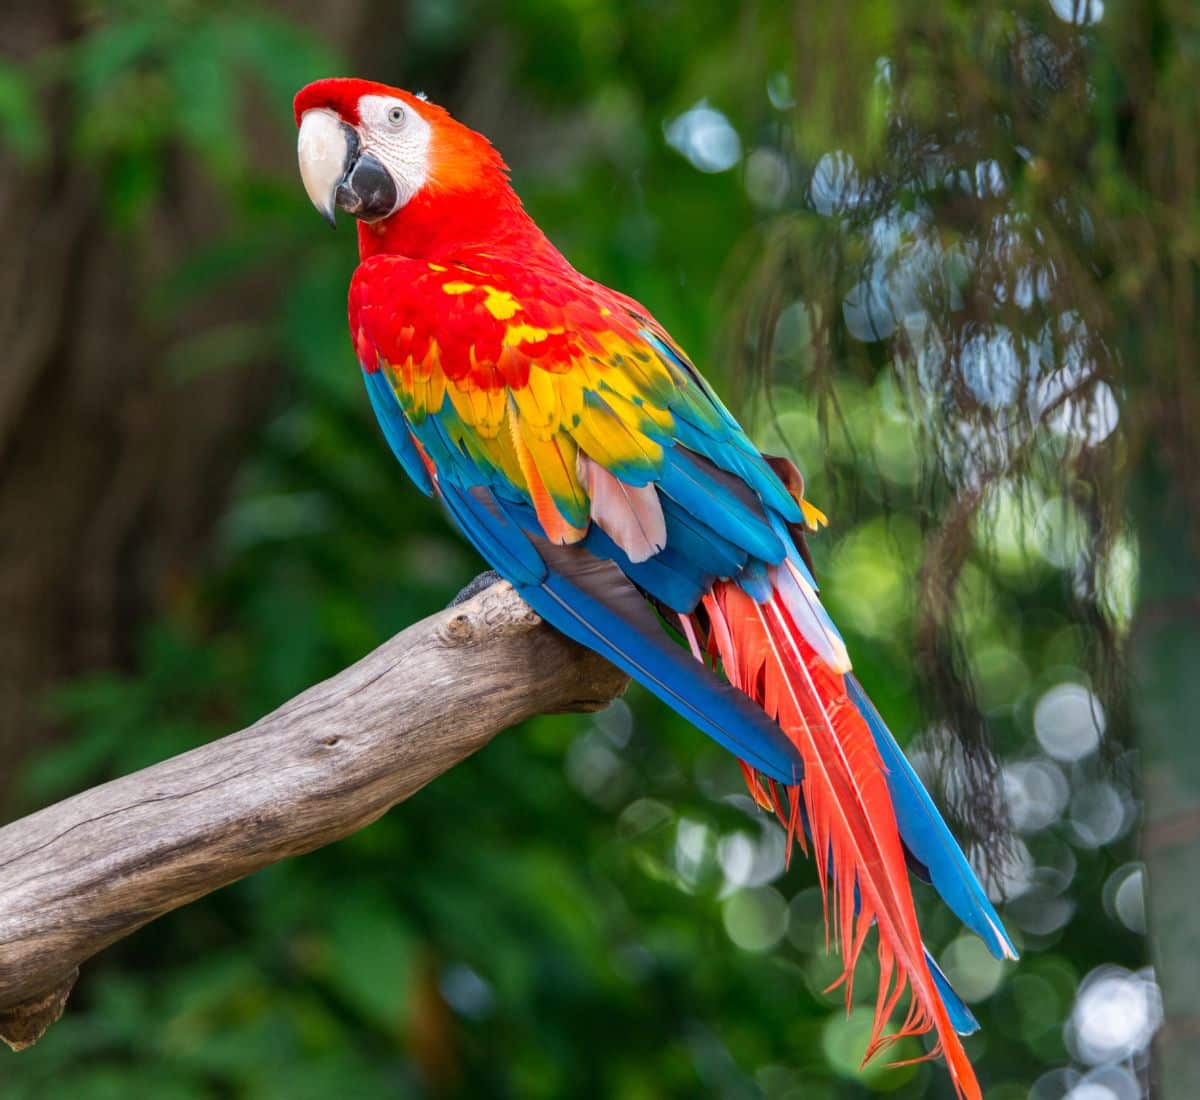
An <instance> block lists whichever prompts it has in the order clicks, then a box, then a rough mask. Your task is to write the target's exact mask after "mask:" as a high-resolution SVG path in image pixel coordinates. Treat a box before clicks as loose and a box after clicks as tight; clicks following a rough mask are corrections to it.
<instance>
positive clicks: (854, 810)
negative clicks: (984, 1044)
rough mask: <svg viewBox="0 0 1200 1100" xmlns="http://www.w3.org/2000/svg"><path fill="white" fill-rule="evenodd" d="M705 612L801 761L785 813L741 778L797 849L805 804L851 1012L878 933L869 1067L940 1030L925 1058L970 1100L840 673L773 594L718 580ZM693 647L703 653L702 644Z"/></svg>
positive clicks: (864, 737)
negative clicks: (941, 1066)
mask: <svg viewBox="0 0 1200 1100" xmlns="http://www.w3.org/2000/svg"><path fill="white" fill-rule="evenodd" d="M704 609H705V611H706V612H707V618H708V623H707V624H706V625H707V626H708V628H709V629H708V630H707V646H708V651H709V655H710V656H711V657H712V658H714V659H719V660H720V661H721V664H722V665H723V666H724V670H725V675H726V676H727V677H728V678H729V680H730V682H731V683H733V685H734V686H735V687H737V688H738V689H739V690H741V691H743V692H745V693H746V694H747V695H749V696H750V697H751V698H752V699H754V700H755V702H757V703H758V704H759V705H760V706H762V708H763V709H764V710H765V711H766V712H767V713H768V714H769V715H771V717H773V718H774V719H775V720H776V721H777V722H778V723H779V725H780V726H781V727H782V728H783V730H784V732H785V733H786V734H787V735H788V736H789V737H790V738H791V739H792V741H793V742H794V743H795V745H796V747H797V748H798V749H799V751H800V754H801V756H802V757H803V760H804V770H805V774H804V780H803V781H802V783H801V785H800V787H799V788H789V790H788V795H789V799H788V801H789V808H788V810H787V811H786V812H785V810H784V807H783V806H782V805H781V803H780V800H779V798H778V796H777V794H776V793H775V792H774V791H773V790H772V792H771V795H770V796H769V797H768V796H767V794H766V792H764V791H763V788H762V784H761V781H760V779H759V777H758V776H757V775H755V774H753V772H751V773H750V774H749V775H748V776H747V778H748V781H749V783H750V789H751V793H752V794H753V795H754V797H755V800H756V801H758V802H759V803H760V804H763V803H765V804H766V805H767V806H768V807H773V808H774V809H775V812H776V813H777V814H778V815H779V817H780V819H781V821H782V822H783V824H784V826H785V827H786V828H787V829H788V835H789V841H790V840H791V839H798V840H799V841H800V843H801V845H802V846H803V843H804V838H803V834H802V833H801V832H799V820H800V815H799V807H800V799H803V804H804V809H805V811H806V812H807V816H808V823H809V829H810V832H811V839H812V848H813V852H814V854H815V856H816V861H817V877H818V879H819V881H820V884H821V891H822V895H823V897H824V898H825V916H826V938H827V940H828V939H829V938H830V933H831V931H832V939H833V940H834V941H835V943H836V944H837V945H838V946H839V947H840V949H841V953H842V961H843V964H844V965H843V971H842V975H841V977H840V978H839V979H838V981H837V982H835V983H834V986H837V985H840V984H844V985H845V988H846V1007H847V1010H849V1007H850V999H851V991H852V983H853V977H854V967H855V964H856V963H857V961H858V957H859V954H860V953H861V951H862V949H863V945H864V944H865V942H866V938H867V933H868V932H869V931H870V929H871V926H872V924H875V925H876V926H877V928H878V932H879V945H878V956H879V968H880V979H879V995H878V999H877V1001H876V1005H875V1020H874V1025H873V1027H872V1032H871V1041H870V1044H869V1046H868V1048H867V1053H866V1058H865V1059H864V1061H865V1060H866V1059H869V1058H871V1057H872V1056H874V1055H875V1054H876V1053H878V1052H879V1051H880V1050H882V1049H884V1048H886V1047H888V1046H890V1045H891V1044H892V1043H894V1042H896V1041H897V1040H898V1039H900V1038H902V1037H904V1036H906V1035H919V1034H923V1033H925V1032H928V1031H930V1030H935V1031H936V1033H937V1044H936V1046H935V1047H934V1049H933V1051H932V1052H931V1053H930V1056H933V1055H936V1054H937V1053H939V1052H943V1053H944V1054H945V1057H946V1062H947V1064H948V1066H949V1068H950V1074H951V1077H952V1078H953V1080H954V1085H955V1088H956V1089H957V1091H958V1094H959V1096H961V1097H964V1098H967V1100H977V1098H979V1097H980V1096H981V1093H980V1090H979V1083H978V1081H977V1080H976V1078H975V1073H974V1070H973V1069H972V1068H971V1063H970V1062H969V1060H968V1059H967V1055H966V1052H965V1051H964V1050H963V1047H962V1043H961V1042H960V1040H959V1037H958V1035H957V1034H956V1033H955V1031H954V1028H953V1026H952V1025H951V1023H950V1018H949V1016H948V1015H947V1013H946V1010H945V1008H944V1006H943V1004H942V1000H941V997H940V996H939V995H938V993H937V990H936V988H935V986H934V982H933V978H932V976H931V974H930V972H929V968H928V967H927V965H926V963H925V953H924V948H923V946H922V943H921V932H920V929H919V928H918V926H917V914H916V910H915V909H914V907H913V899H912V892H911V890H910V888H909V880H908V869H907V866H906V864H905V860H904V850H903V847H902V845H901V841H900V833H899V829H898V827H897V825H896V818H895V814H894V813H893V812H892V803H891V798H890V797H889V795H888V789H887V780H886V776H885V772H884V767H883V762H882V761H881V760H880V758H879V753H878V752H877V751H876V748H875V743H874V740H873V739H872V737H871V732H870V730H869V729H868V728H867V725H866V723H865V722H864V721H863V718H862V716H861V715H860V714H859V712H858V710H857V708H856V707H855V706H854V705H853V703H852V702H851V701H850V699H849V698H848V697H847V695H846V689H845V682H844V678H843V677H842V676H841V675H840V674H838V673H834V672H831V671H830V669H829V668H828V666H827V665H826V664H825V663H824V662H823V661H822V660H821V659H820V658H819V657H818V656H817V654H816V653H815V652H814V650H813V649H812V647H811V646H810V645H809V644H808V642H806V641H805V639H804V636H803V634H802V633H801V632H800V631H799V630H798V629H797V627H796V625H795V624H794V623H793V622H792V619H791V617H790V616H789V614H788V611H787V608H786V606H785V605H784V602H783V600H782V598H781V597H780V596H779V594H778V593H775V594H773V595H772V597H771V599H770V600H769V601H768V602H767V603H764V604H758V603H756V602H755V601H754V600H753V599H752V598H751V597H750V596H748V595H747V594H746V593H745V592H743V591H742V590H741V589H740V588H738V587H737V585H736V584H733V583H730V582H728V581H722V582H719V583H718V584H717V585H715V586H714V588H713V591H712V594H711V595H709V596H706V597H705V598H704ZM697 618H698V617H696V616H693V617H692V621H691V622H690V623H688V624H687V626H686V627H685V634H687V635H688V636H689V639H691V638H694V637H704V636H705V631H704V628H703V626H702V625H701V623H700V622H698V621H697ZM693 651H694V652H699V645H698V643H697V644H693ZM831 872H832V874H831ZM856 885H857V886H858V895H859V896H858V911H857V913H856V912H855V886H856ZM906 987H911V989H912V993H913V996H912V1002H911V1006H910V1008H909V1010H908V1014H907V1016H906V1017H905V1019H904V1022H903V1024H902V1025H901V1026H900V1029H899V1030H898V1031H897V1032H895V1033H894V1034H891V1035H885V1034H884V1027H885V1026H886V1024H887V1020H888V1017H889V1016H890V1015H891V1013H892V1011H893V1009H895V1007H896V1005H897V1003H898V1002H899V1000H900V998H901V996H902V995H903V993H904V990H905V988H906ZM831 988H833V987H831Z"/></svg>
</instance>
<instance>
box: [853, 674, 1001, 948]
mask: <svg viewBox="0 0 1200 1100" xmlns="http://www.w3.org/2000/svg"><path fill="white" fill-rule="evenodd" d="M846 691H847V693H848V694H849V696H850V699H851V701H852V702H853V703H854V705H855V706H856V707H857V708H858V710H859V713H860V714H861V715H862V716H863V718H864V719H865V720H866V723H867V725H868V727H870V730H871V735H872V737H873V738H874V740H875V747H876V748H877V749H878V750H879V755H880V757H881V758H882V760H883V765H884V767H885V768H886V769H887V785H888V791H889V792H890V794H891V796H892V805H893V808H894V809H895V812H896V823H897V824H898V825H899V826H900V836H901V837H902V838H903V840H904V843H905V845H906V846H907V847H908V848H909V850H910V851H911V852H912V854H913V856H914V857H915V858H916V859H917V860H918V861H919V862H920V863H921V864H922V865H923V866H924V867H925V868H926V869H927V870H928V872H929V877H930V879H931V880H932V882H933V885H934V888H935V889H936V890H937V892H938V893H939V894H941V896H942V899H943V900H944V901H945V903H946V904H947V905H948V906H949V907H950V908H951V909H952V910H953V911H954V913H955V915H956V916H957V917H958V919H959V920H961V921H962V922H963V924H965V925H966V926H967V927H968V928H970V929H971V931H973V932H974V933H975V934H976V935H978V936H979V938H980V939H981V940H983V942H984V943H985V944H986V945H987V948H988V950H989V951H990V952H991V953H992V954H993V955H995V956H996V958H998V959H1015V958H1016V957H1017V951H1016V948H1015V947H1013V944H1012V940H1010V939H1009V938H1008V933H1007V932H1005V931H1004V925H1003V924H1001V923H1000V917H999V916H998V915H997V913H996V910H995V909H994V908H993V906H992V903H991V902H990V901H989V900H988V897H987V894H985V893H984V890H983V886H982V885H981V884H980V882H979V879H978V878H977V877H976V875H975V872H974V871H973V870H971V865H970V864H969V863H968V862H967V860H966V857H965V856H964V855H963V853H962V849H960V848H959V846H958V842H957V841H956V840H955V839H954V836H953V835H952V834H951V832H950V830H949V829H948V828H946V823H945V822H944V821H943V820H942V815H941V814H940V813H938V810H937V807H936V806H935V805H934V804H933V799H931V798H930V797H929V793H928V792H927V791H926V790H925V787H924V786H923V785H922V783H921V780H920V778H918V776H917V773H916V772H915V771H913V768H912V765H911V764H910V763H909V762H908V758H907V757H906V756H905V755H904V752H903V751H902V750H901V748H900V746H899V745H897V744H896V740H895V738H894V737H892V734H891V731H890V730H889V729H888V728H887V726H886V725H885V724H884V721H883V719H882V718H881V717H880V716H879V712H878V711H877V710H876V709H875V706H874V704H873V703H872V702H871V700H870V699H869V698H868V697H867V693H866V692H865V691H863V689H862V685H861V684H859V682H858V681H857V680H856V679H855V678H854V677H853V676H852V675H848V676H847V677H846Z"/></svg>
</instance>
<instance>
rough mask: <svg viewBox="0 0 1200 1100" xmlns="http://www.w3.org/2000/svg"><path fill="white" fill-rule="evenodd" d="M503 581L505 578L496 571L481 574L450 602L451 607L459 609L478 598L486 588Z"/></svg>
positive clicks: (490, 570) (491, 570)
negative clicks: (460, 605) (473, 598)
mask: <svg viewBox="0 0 1200 1100" xmlns="http://www.w3.org/2000/svg"><path fill="white" fill-rule="evenodd" d="M502 580H504V578H503V577H502V576H500V574H499V573H497V572H496V570H494V569H489V570H487V571H486V572H484V573H480V574H479V576H478V577H476V578H475V579H474V580H472V581H471V583H470V584H468V585H467V587H466V588H464V589H463V590H462V591H461V592H460V593H459V594H458V595H457V596H455V597H454V599H452V600H451V601H450V606H451V607H457V606H458V605H459V604H460V603H466V602H467V600H469V599H471V597H472V596H478V595H479V593H480V592H482V591H483V590H484V589H485V588H491V587H492V585H493V584H499V583H500V582H501V581H502Z"/></svg>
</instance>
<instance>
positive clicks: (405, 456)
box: [363, 370, 433, 496]
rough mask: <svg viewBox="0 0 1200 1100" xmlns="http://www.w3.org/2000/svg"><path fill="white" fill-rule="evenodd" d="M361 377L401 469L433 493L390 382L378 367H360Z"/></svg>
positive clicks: (423, 490)
mask: <svg viewBox="0 0 1200 1100" xmlns="http://www.w3.org/2000/svg"><path fill="white" fill-rule="evenodd" d="M363 381H364V382H366V384H367V396H368V397H369V398H370V399H371V408H373V409H374V410H375V419H376V420H378V421H379V426H380V428H382V429H383V435H384V438H385V439H386V440H387V441H388V446H389V447H391V448H392V454H394V455H395V456H396V457H397V458H398V459H399V460H400V465H401V466H403V467H404V472H405V473H406V474H408V476H409V477H410V478H412V480H413V482H414V483H415V484H416V486H417V488H418V489H420V490H421V492H423V493H424V494H425V495H426V496H433V483H432V482H431V481H430V480H429V471H428V470H426V469H425V463H424V462H423V461H422V460H421V454H420V452H419V451H418V450H417V447H416V444H415V443H413V438H412V433H410V432H409V430H408V424H407V422H406V421H405V419H404V414H403V413H402V412H401V411H400V403H399V401H397V400H396V393H395V391H394V390H393V389H392V384H391V382H389V381H388V379H387V375H386V374H384V372H383V371H382V370H377V371H363Z"/></svg>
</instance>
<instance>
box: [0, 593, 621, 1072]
mask: <svg viewBox="0 0 1200 1100" xmlns="http://www.w3.org/2000/svg"><path fill="white" fill-rule="evenodd" d="M626 683H627V680H626V678H625V677H624V675H623V674H622V673H620V672H618V671H617V669H615V668H614V667H613V666H612V665H610V664H608V663H607V662H606V661H604V660H603V659H602V658H600V657H598V656H596V654H594V653H591V652H589V651H588V650H585V649H583V648H582V647H580V646H577V645H575V644H574V643H573V642H571V641H569V640H567V639H566V638H564V637H563V636H562V635H560V634H558V633H557V632H556V631H554V630H553V629H551V628H550V627H549V626H547V625H545V624H544V623H542V621H541V620H540V619H539V618H538V617H537V616H536V615H535V614H534V613H533V612H532V611H530V610H529V608H528V607H526V605H525V604H524V603H523V602H522V601H521V599H520V597H519V596H518V595H517V594H516V593H515V592H514V591H513V589H512V588H511V587H510V586H509V585H507V584H504V583H501V584H496V585H493V586H491V587H490V588H487V589H486V590H484V591H483V592H481V593H479V594H477V595H474V596H473V597H472V598H470V599H469V600H467V601H466V602H464V603H462V604H459V605H458V606H456V607H452V608H449V609H447V610H446V611H443V612H441V613H440V614H438V615H434V616H432V617H430V618H428V619H425V620H423V621H422V622H420V623H417V624H415V625H414V626H411V627H409V628H408V629H407V630H405V631H403V632H402V633H400V634H398V635H397V636H396V637H394V638H392V639H391V640H390V641H389V642H387V643H385V644H384V645H382V646H381V647H380V648H379V649H377V650H375V651H374V652H373V653H371V654H369V655H368V656H366V657H364V658H363V659H362V660H361V661H359V662H358V663H357V664H355V665H352V666H351V667H350V668H348V669H346V670H345V671H343V672H340V673H338V675H336V676H334V677H333V678H331V679H329V680H326V681H325V682H324V683H321V684H317V685H316V686H315V687H312V688H310V689H309V690H308V691H306V692H304V693H303V694H301V695H298V696H297V697H296V698H295V699H292V700H291V701H290V702H288V703H285V704H284V705H283V706H282V707H280V708H279V709H278V710H276V711H274V712H273V713H271V714H269V715H267V716H266V717H265V718H262V719H260V720H259V721H258V722H256V723H255V724H254V725H252V726H250V727H248V728H247V729H244V730H241V731H239V732H238V733H233V734H230V735H229V736H228V737H224V738H222V739H220V740H219V741H215V742H213V743H211V744H208V745H205V746H203V747H201V748H198V749H194V750H192V751H191V752H187V753H183V754H182V755H180V756H176V757H173V758H172V759H170V760H166V761H163V762H162V763H160V764H155V765H154V766H153V767H150V768H146V769H144V770H143V771H140V772H137V773H135V774H133V775H129V776H125V777H124V778H122V779H117V780H114V781H113V782H111V783H105V784H104V785H103V786H99V787H95V788H93V789H91V790H88V791H84V792H83V793H82V794H78V795H75V796H74V797H72V798H68V799H66V800H65V801H63V802H60V803H58V804H56V805H54V806H50V807H48V808H47V809H44V810H40V811H39V812H37V813H34V814H31V815H30V816H29V817H26V818H22V819H21V820H19V821H16V822H13V823H12V824H11V825H8V826H6V827H5V828H3V829H0V1039H3V1040H4V1041H5V1042H6V1043H8V1045H9V1046H11V1047H13V1049H21V1048H23V1047H26V1046H30V1045H32V1044H33V1043H35V1042H36V1041H37V1040H38V1039H39V1038H40V1037H41V1036H42V1035H43V1034H44V1033H45V1031H46V1029H47V1028H48V1027H49V1026H50V1025H51V1024H53V1023H54V1022H55V1021H56V1020H57V1019H58V1018H59V1017H60V1016H61V1015H62V1011H63V1008H64V1006H65V1004H66V1000H67V997H68V995H69V993H70V991H71V988H72V986H73V984H74V982H75V978H76V977H77V976H78V973H79V970H78V968H79V965H80V964H81V963H83V962H84V961H85V960H86V959H88V958H90V957H91V956H92V955H94V954H96V952H98V951H100V950H102V949H103V948H105V947H107V946H108V945H109V944H111V943H113V942H115V941H116V940H118V939H121V938H122V937H124V936H127V935H129V934H130V933H132V932H134V931H136V930H137V929H138V928H140V927H142V925H144V924H147V923H148V922H150V921H152V920H154V919H155V918H156V917H160V916H162V915H163V914H164V913H168V912H170V911H171V910H172V909H176V908H178V907H179V906H181V905H184V904H186V903H187V902H189V901H194V900H195V899H196V898H199V897H201V896H203V895H204V894H207V893H209V892H211V891H213V890H216V889H217V888H218V887H221V886H224V885H226V884H228V883H230V882H233V881H235V880H236V879H239V878H242V877H244V876H245V875H248V874H251V873H252V872H254V871H257V870H260V869H261V868H263V867H266V866H268V865H269V864H272V863H275V862H278V861H279V860H282V859H286V858H287V857H288V856H294V855H299V854H301V853H302V852H309V851H312V850H313V849H314V848H318V847H321V846H322V845H325V844H329V843H331V842H332V841H334V840H338V839H340V838H341V837H344V836H347V835H348V834H350V833H353V832H355V831H356V830H358V829H361V828H362V827H363V826H365V825H367V824H369V823H370V822H372V821H374V820H375V819H376V818H378V817H380V816H381V815H382V814H383V813H385V812H386V811H387V810H388V809H390V808H391V807H392V806H394V805H396V803H398V802H402V801H403V800H404V799H406V798H408V797H409V796H410V795H412V794H414V793H415V792H416V791H418V790H420V789H421V788H422V787H423V786H425V784H426V783H428V782H430V780H432V779H435V778H436V777H437V776H439V775H441V774H442V772H444V771H447V770H448V769H450V768H451V767H453V766H454V765H455V764H457V763H459V762H460V761H461V760H463V759H464V758H465V757H467V756H469V755H470V754H471V753H473V752H475V751H476V750H477V749H480V748H482V747H483V746H484V745H486V744H487V742H488V741H490V740H491V738H492V737H493V736H494V735H495V734H497V733H498V732H500V731H501V730H503V729H506V728H507V727H509V726H512V725H514V724H515V723H517V722H520V721H521V720H523V719H525V718H528V717H530V716H532V715H534V714H544V713H559V712H564V711H580V710H583V711H588V710H597V709H599V708H601V707H603V706H605V705H606V704H608V703H609V702H610V701H611V700H612V699H613V698H615V697H616V696H617V695H619V694H620V693H621V691H623V690H624V688H625V685H626Z"/></svg>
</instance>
